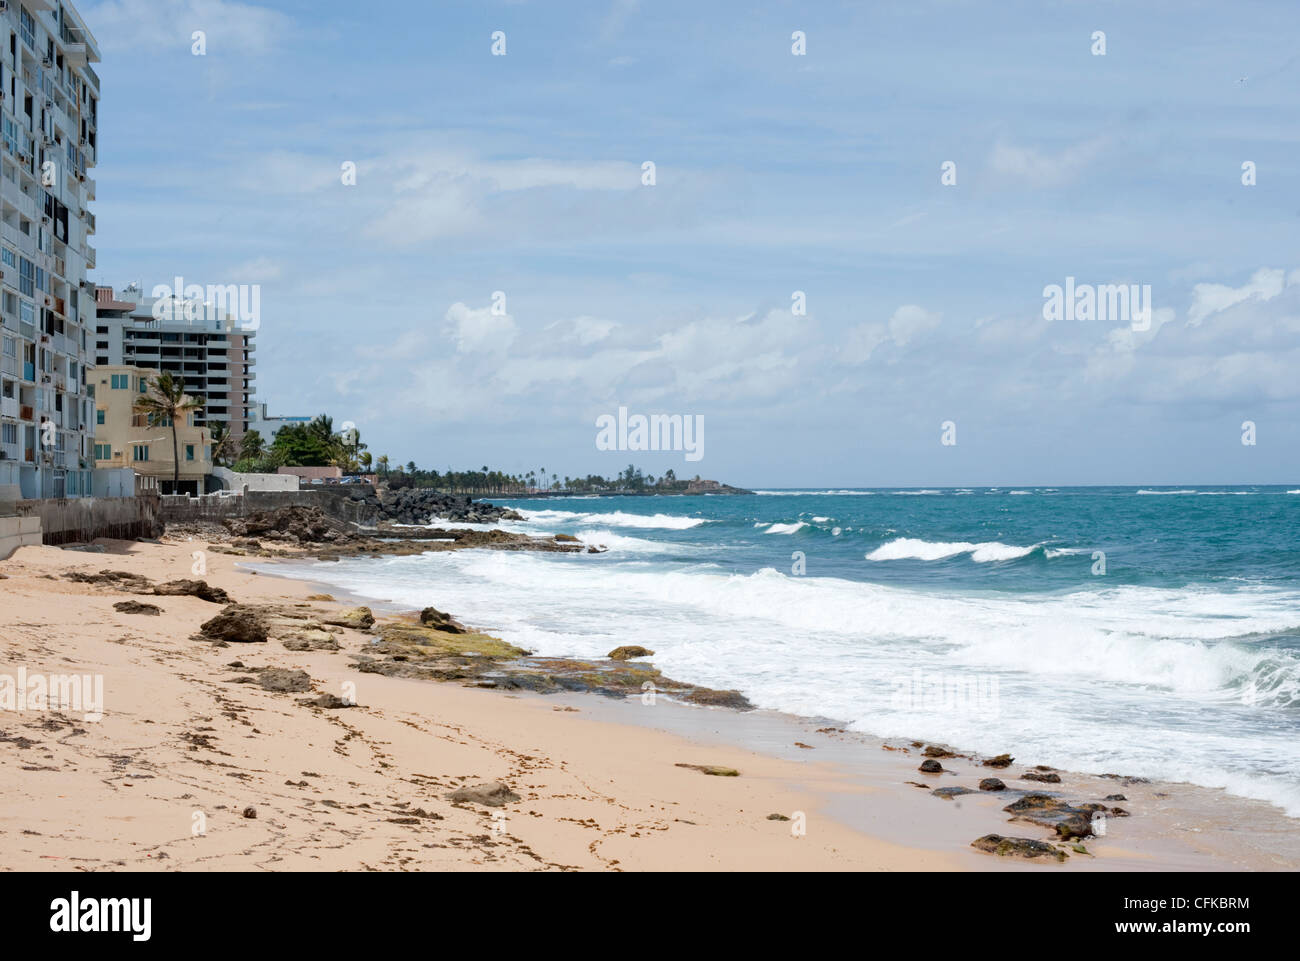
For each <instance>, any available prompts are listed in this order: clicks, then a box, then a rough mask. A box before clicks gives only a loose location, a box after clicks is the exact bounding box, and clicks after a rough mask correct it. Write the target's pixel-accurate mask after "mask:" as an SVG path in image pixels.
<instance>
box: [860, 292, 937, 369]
mask: <svg viewBox="0 0 1300 961" xmlns="http://www.w3.org/2000/svg"><path fill="white" fill-rule="evenodd" d="M942 320H943V315H942V314H938V313H932V312H931V311H928V310H926V309H925V308H923V307H918V306H917V305H916V304H904V305H903V306H902V307H899V308H898V309H897V310H895V311H894V313H893V315H892V316H891V317H890V318H889V321H888V323H883V324H882V323H873V322H867V323H862V324H858V325H857V326H856V327H853V328H851V329H850V330H849V332H848V336H847V337H846V338H845V340H844V344H843V346H842V347H841V350H840V360H841V361H842V362H843V363H846V364H864V363H866V362H867V361H868V360H870V359H871V355H872V354H873V353H874V352H875V350H876V348H877V347H879V346H880V345H881V344H883V343H885V342H886V341H892V342H893V343H894V346H896V347H899V348H902V347H906V346H907V345H908V344H910V343H911V342H912V341H913V340H915V339H916V338H917V337H919V336H921V335H922V334H925V333H927V332H929V331H931V330H934V329H935V328H936V327H938V326H939V324H940V322H941V321H942Z"/></svg>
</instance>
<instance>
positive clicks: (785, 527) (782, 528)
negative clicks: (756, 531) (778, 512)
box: [763, 521, 808, 534]
mask: <svg viewBox="0 0 1300 961" xmlns="http://www.w3.org/2000/svg"><path fill="white" fill-rule="evenodd" d="M807 526H808V525H807V524H805V523H804V522H803V521H796V522H795V523H793V524H773V525H772V526H771V527H769V528H768V529H767V530H765V531H763V533H764V534H794V533H797V532H798V531H801V530H803V529H804V528H805V527H807Z"/></svg>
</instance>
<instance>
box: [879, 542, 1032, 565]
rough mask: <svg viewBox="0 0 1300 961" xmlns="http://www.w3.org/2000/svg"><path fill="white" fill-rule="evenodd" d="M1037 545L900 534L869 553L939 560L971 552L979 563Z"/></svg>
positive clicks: (1012, 556)
mask: <svg viewBox="0 0 1300 961" xmlns="http://www.w3.org/2000/svg"><path fill="white" fill-rule="evenodd" d="M1037 546H1038V545H1034V546H1033V547H1017V546H1015V545H1013V544H1003V543H1000V542H999V541H986V542H984V543H982V544H972V543H970V542H969V541H952V542H945V541H923V540H917V539H916V538H913V537H900V538H897V539H895V540H892V541H890V542H889V543H887V544H881V545H880V546H879V547H877V548H876V549H875V550H874V551H872V552H871V553H870V554H868V555H866V557H867V560H869V561H900V560H921V561H938V560H943V559H944V558H945V557H956V556H957V555H958V554H969V555H970V556H971V560H973V561H975V562H976V563H978V564H986V563H988V562H990V561H1011V560H1015V559H1016V558H1018V557H1024V556H1025V555H1027V554H1031V553H1033V551H1034V550H1035V549H1036V548H1037Z"/></svg>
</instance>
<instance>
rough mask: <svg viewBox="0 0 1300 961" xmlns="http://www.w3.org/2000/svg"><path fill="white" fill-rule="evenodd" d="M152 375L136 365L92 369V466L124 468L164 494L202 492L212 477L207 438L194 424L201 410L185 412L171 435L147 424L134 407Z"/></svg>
mask: <svg viewBox="0 0 1300 961" xmlns="http://www.w3.org/2000/svg"><path fill="white" fill-rule="evenodd" d="M157 376H158V372H157V371H153V370H145V369H143V368H140V367H114V366H112V365H101V366H98V367H96V368H95V381H96V384H95V386H96V392H95V404H96V410H95V415H96V417H95V420H96V427H97V429H96V431H95V466H96V467H98V468H102V469H109V470H112V469H115V468H123V467H129V468H131V469H132V470H133V471H135V472H136V473H137V474H141V475H143V476H144V477H152V478H156V479H157V481H158V485H157V486H158V488H159V490H161V491H162V492H163V493H164V494H193V495H198V494H202V493H203V490H204V478H206V477H207V475H208V474H211V473H212V435H211V434H210V433H209V432H208V429H207V428H206V427H198V426H196V421H197V420H198V417H199V414H200V413H201V412H200V411H189V412H188V413H186V415H185V423H183V424H178V425H177V426H176V431H175V436H173V432H172V427H171V423H170V421H168V422H167V423H163V424H150V422H149V417H148V416H147V415H146V414H143V413H141V412H139V411H137V410H136V409H135V402H136V401H137V400H138V399H139V398H141V397H143V396H145V395H146V394H147V393H148V386H149V382H150V381H152V380H153V379H154V378H155V377H157ZM178 464H179V465H180V467H179V470H177V469H176V467H177V465H178ZM178 475H179V476H178ZM178 481H179V486H177V487H176V488H175V489H173V485H174V484H176V483H177V482H178Z"/></svg>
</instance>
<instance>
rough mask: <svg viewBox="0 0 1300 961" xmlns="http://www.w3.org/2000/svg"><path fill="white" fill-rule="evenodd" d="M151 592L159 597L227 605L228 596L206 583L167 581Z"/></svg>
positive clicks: (228, 601)
mask: <svg viewBox="0 0 1300 961" xmlns="http://www.w3.org/2000/svg"><path fill="white" fill-rule="evenodd" d="M153 592H154V593H155V594H157V595H159V596H161V597H197V598H199V599H200V600H204V601H208V602H210V603H212V604H229V603H230V595H229V594H227V593H226V592H225V591H223V590H222V589H221V588H219V587H213V586H212V585H211V584H209V583H208V582H207V581H193V580H181V581H168V582H167V583H166V584H159V585H158V586H157V587H155V588H154V589H153Z"/></svg>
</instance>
